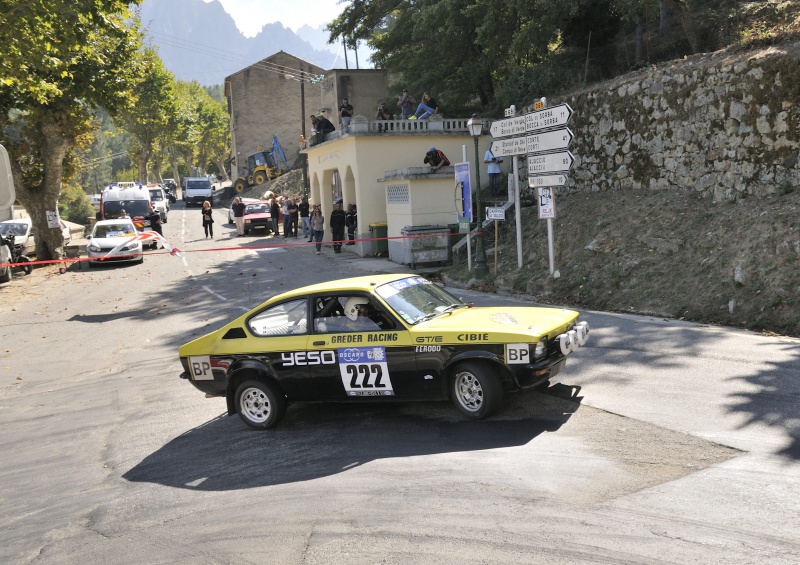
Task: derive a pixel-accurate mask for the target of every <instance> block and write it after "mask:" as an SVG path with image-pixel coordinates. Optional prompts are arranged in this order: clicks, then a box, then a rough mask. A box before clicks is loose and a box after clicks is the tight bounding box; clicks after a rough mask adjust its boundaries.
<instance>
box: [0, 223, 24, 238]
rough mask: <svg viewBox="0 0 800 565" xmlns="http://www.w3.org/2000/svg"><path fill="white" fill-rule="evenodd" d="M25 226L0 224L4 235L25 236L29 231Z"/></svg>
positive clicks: (0, 230) (0, 231)
mask: <svg viewBox="0 0 800 565" xmlns="http://www.w3.org/2000/svg"><path fill="white" fill-rule="evenodd" d="M27 227H28V226H26V225H25V224H0V233H1V234H3V235H6V236H8V235H12V234H13V235H25V231H26V230H27Z"/></svg>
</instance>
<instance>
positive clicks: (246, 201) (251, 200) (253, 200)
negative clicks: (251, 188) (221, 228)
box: [228, 198, 261, 224]
mask: <svg viewBox="0 0 800 565" xmlns="http://www.w3.org/2000/svg"><path fill="white" fill-rule="evenodd" d="M242 202H244V204H255V203H258V202H261V201H260V200H259V199H258V198H242ZM228 223H229V224H232V223H233V201H231V205H230V206H228Z"/></svg>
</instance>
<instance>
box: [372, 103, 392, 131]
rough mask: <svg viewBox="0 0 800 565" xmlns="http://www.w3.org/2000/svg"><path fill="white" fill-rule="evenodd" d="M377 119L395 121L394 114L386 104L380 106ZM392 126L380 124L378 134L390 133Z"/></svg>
mask: <svg viewBox="0 0 800 565" xmlns="http://www.w3.org/2000/svg"><path fill="white" fill-rule="evenodd" d="M375 119H376V120H393V119H394V114H393V113H392V111H391V110H390V109H389V107H388V106H387V105H386V102H381V103H380V105H379V106H378V113H377V114H375ZM390 125H391V124H386V125H384V124H378V132H381V131H389V126H390Z"/></svg>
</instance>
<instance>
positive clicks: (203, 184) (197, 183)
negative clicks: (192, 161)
mask: <svg viewBox="0 0 800 565" xmlns="http://www.w3.org/2000/svg"><path fill="white" fill-rule="evenodd" d="M186 188H207V189H211V183H210V182H209V181H207V180H189V181H186Z"/></svg>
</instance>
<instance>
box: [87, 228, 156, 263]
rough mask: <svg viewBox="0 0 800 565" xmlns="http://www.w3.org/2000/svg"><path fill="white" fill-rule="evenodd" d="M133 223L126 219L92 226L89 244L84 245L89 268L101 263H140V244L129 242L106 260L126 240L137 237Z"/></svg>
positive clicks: (142, 254)
mask: <svg viewBox="0 0 800 565" xmlns="http://www.w3.org/2000/svg"><path fill="white" fill-rule="evenodd" d="M138 234H139V232H138V231H136V227H135V226H134V225H133V221H131V220H130V219H126V218H121V219H118V220H102V221H100V222H97V223H96V224H95V225H94V229H93V230H92V235H90V236H89V243H88V244H87V245H86V255H87V257H88V258H89V266H90V267H95V266H97V265H99V264H101V263H103V264H104V263H111V262H113V263H118V262H123V261H134V262H137V263H142V262H143V261H144V252H143V249H142V242H141V241H138V240H135V241H131V242H130V243H128V244H127V245H125V246H124V247H122V248H121V249H120V250H119V251H116V252H115V253H114V254H113V255H111V256H110V257H108V258H106V255H108V253H109V252H110V251H111V250H113V249H114V248H116V247H117V246H118V245H119V244H120V243H122V242H123V241H125V240H126V239H131V238H133V237H135V236H136V235H138Z"/></svg>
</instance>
